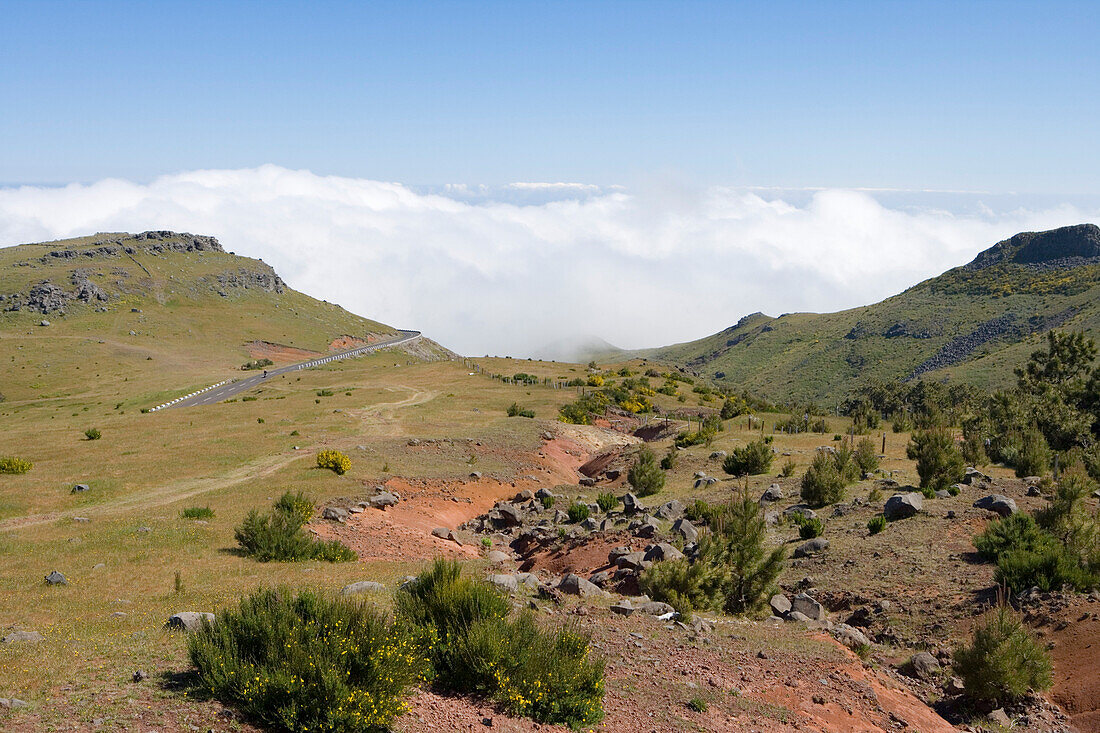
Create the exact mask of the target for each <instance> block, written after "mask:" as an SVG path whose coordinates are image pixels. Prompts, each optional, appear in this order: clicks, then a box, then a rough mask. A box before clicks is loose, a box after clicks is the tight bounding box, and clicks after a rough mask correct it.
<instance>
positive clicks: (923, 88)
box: [0, 0, 1100, 195]
mask: <svg viewBox="0 0 1100 733" xmlns="http://www.w3.org/2000/svg"><path fill="white" fill-rule="evenodd" d="M0 17H2V22H0V104H2V109H3V113H2V114H0V141H2V142H0V182H3V183H4V184H21V183H49V184H58V183H68V182H73V181H83V182H90V181H95V180H99V179H102V178H104V177H123V178H127V179H130V180H135V181H149V180H151V179H153V178H155V177H156V176H158V175H162V174H166V173H172V172H176V171H184V170H194V169H201V168H250V167H255V166H259V165H262V164H268V163H271V164H277V165H280V166H284V167H287V168H291V169H309V170H311V171H313V172H314V173H318V174H323V175H328V174H334V175H341V176H349V177H360V178H368V179H373V180H390V181H400V182H404V183H407V184H414V185H433V184H442V183H450V182H466V183H487V184H501V183H507V182H513V181H584V182H590V183H597V184H602V185H608V184H627V185H631V184H639V183H644V182H646V181H650V180H653V179H660V180H673V181H684V182H690V183H691V184H692V185H713V184H728V185H741V186H743V185H760V186H784V187H801V186H823V187H857V186H858V187H872V188H874V187H883V188H903V189H944V190H977V191H990V192H998V193H1003V192H1029V193H1043V194H1056V195H1057V194H1065V195H1070V194H1088V195H1097V194H1100V172H1098V169H1100V167H1098V165H1097V163H1098V161H1100V135H1097V134H1096V133H1097V128H1098V127H1100V122H1098V121H1100V44H1097V43H1096V38H1097V37H1100V3H1095V2H1093V3H1056V2H1034V3H1014V2H976V3H959V2H948V3H932V2H914V3H903V2H874V3H872V2H865V3H855V2H806V3H790V2H767V3H734V2H729V3H708V2H676V3H672V2H667V3H653V2H637V1H635V2H623V3H615V2H591V1H589V2H578V3H572V2H537V3H536V2H506V3H505V2H502V3H491V2H481V3H472V2H441V3H429V2H394V3H386V2H375V3H358V2H357V3H336V2H310V3H280V2H247V3H246V2H216V3H180V2H143V3H132V2H80V3H71V2H69V3H64V2H50V1H48V0H46V1H41V0H40V1H36V2H3V3H0Z"/></svg>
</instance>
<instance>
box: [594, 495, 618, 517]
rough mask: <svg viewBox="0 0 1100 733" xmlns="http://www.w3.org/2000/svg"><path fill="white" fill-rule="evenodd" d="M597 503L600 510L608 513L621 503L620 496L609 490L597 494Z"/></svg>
mask: <svg viewBox="0 0 1100 733" xmlns="http://www.w3.org/2000/svg"><path fill="white" fill-rule="evenodd" d="M596 504H597V505H598V506H599V507H600V511H601V512H603V513H604V514H606V513H608V512H609V511H611V510H612V509H614V508H615V507H617V506H618V505H619V497H617V496H615V495H614V494H613V493H611V492H610V491H608V492H606V493H603V494H599V495H597V496H596Z"/></svg>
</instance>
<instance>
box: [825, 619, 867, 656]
mask: <svg viewBox="0 0 1100 733" xmlns="http://www.w3.org/2000/svg"><path fill="white" fill-rule="evenodd" d="M833 636H835V637H836V639H837V641H839V642H840V643H841V644H843V645H844V646H846V647H848V648H849V649H851V650H853V651H855V650H856V649H859V648H860V647H867V646H871V640H870V639H868V638H867V636H866V634H864V633H863V632H862V631H860V630H859V629H857V628H855V627H853V626H849V625H848V624H837V625H836V626H834V627H833Z"/></svg>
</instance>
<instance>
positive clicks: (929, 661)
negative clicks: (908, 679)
mask: <svg viewBox="0 0 1100 733" xmlns="http://www.w3.org/2000/svg"><path fill="white" fill-rule="evenodd" d="M909 667H910V668H911V669H912V670H913V674H914V675H916V677H917V678H918V679H922V680H930V679H933V678H935V677H936V676H937V675H938V674H939V673H940V663H939V660H937V659H936V658H935V657H933V656H932V655H931V654H929V653H928V652H917V653H916V654H914V655H913V657H912V658H911V659H910V660H909Z"/></svg>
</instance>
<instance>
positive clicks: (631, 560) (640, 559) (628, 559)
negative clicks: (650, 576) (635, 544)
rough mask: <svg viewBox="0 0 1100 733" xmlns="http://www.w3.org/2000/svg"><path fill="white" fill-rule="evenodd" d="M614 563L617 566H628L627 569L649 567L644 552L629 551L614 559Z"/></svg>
mask: <svg viewBox="0 0 1100 733" xmlns="http://www.w3.org/2000/svg"><path fill="white" fill-rule="evenodd" d="M613 563H614V565H615V567H619V568H626V569H627V570H644V569H645V568H647V567H649V563H647V562H646V559H645V553H644V552H628V553H627V554H625V555H619V556H618V557H616V558H615V560H613Z"/></svg>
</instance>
